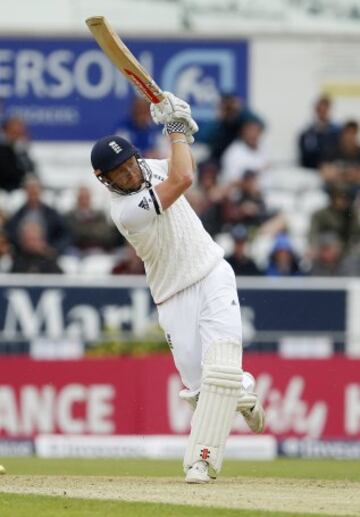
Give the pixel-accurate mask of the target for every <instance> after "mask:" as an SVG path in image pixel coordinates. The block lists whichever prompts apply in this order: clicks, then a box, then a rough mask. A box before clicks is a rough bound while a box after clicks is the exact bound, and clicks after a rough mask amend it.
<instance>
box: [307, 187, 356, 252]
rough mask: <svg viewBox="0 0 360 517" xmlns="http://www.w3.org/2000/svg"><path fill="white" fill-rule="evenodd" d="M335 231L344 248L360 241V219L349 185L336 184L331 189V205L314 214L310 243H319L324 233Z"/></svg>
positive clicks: (314, 244) (313, 244)
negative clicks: (353, 203)
mask: <svg viewBox="0 0 360 517" xmlns="http://www.w3.org/2000/svg"><path fill="white" fill-rule="evenodd" d="M328 232H330V233H334V234H335V235H337V237H338V239H339V240H340V242H341V243H342V246H343V247H344V249H346V250H348V249H349V248H350V247H351V246H353V245H354V244H356V243H357V242H358V241H360V221H359V217H358V216H357V214H356V211H355V209H354V207H353V206H352V195H351V190H350V188H349V186H347V185H345V184H343V183H342V184H341V183H340V184H337V185H334V186H333V187H332V188H331V189H330V204H329V206H327V207H325V208H322V209H321V210H318V211H317V212H315V213H314V214H313V215H312V218H311V223H310V244H311V245H312V246H315V247H316V245H317V243H318V239H319V236H320V235H322V234H323V233H328Z"/></svg>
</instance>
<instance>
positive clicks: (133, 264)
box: [112, 244, 145, 275]
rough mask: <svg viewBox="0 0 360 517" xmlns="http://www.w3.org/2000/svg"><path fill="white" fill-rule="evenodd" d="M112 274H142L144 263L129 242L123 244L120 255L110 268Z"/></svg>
mask: <svg viewBox="0 0 360 517" xmlns="http://www.w3.org/2000/svg"><path fill="white" fill-rule="evenodd" d="M112 274H113V275H144V274H145V270H144V263H143V261H142V260H141V259H140V258H139V257H138V256H137V255H136V252H135V250H134V248H133V247H132V246H131V245H130V244H125V246H124V248H123V249H122V251H121V256H120V259H119V260H118V262H117V263H116V264H115V266H114V267H113V270H112Z"/></svg>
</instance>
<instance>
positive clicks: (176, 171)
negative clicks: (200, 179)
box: [155, 133, 194, 210]
mask: <svg viewBox="0 0 360 517" xmlns="http://www.w3.org/2000/svg"><path fill="white" fill-rule="evenodd" d="M169 139H170V142H171V155H170V160H169V174H168V177H167V179H166V180H165V181H164V182H163V183H160V184H159V185H157V186H156V187H155V191H156V193H157V195H158V197H159V199H160V203H161V206H162V209H163V210H166V209H167V208H168V207H169V206H171V205H172V204H173V203H174V202H175V201H176V200H177V198H178V197H180V196H181V194H183V193H184V192H185V190H187V189H188V188H189V187H190V186H191V184H192V182H193V179H194V161H193V158H192V154H191V150H190V146H189V145H188V143H187V142H186V140H185V136H184V134H183V133H172V134H170V135H169Z"/></svg>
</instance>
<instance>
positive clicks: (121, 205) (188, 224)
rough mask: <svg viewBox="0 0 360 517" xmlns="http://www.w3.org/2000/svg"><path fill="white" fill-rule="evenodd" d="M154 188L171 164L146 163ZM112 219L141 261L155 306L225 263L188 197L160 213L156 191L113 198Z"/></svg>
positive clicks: (114, 195)
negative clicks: (221, 261)
mask: <svg viewBox="0 0 360 517" xmlns="http://www.w3.org/2000/svg"><path fill="white" fill-rule="evenodd" d="M146 162H147V164H148V165H149V167H150V168H151V171H152V180H151V182H152V185H153V187H154V186H155V185H157V184H159V183H160V182H161V181H164V180H165V179H166V177H167V174H168V161H167V160H146ZM111 217H112V219H113V221H114V223H115V224H116V226H117V228H118V229H119V231H120V233H121V234H122V235H123V236H124V237H125V238H126V239H127V240H128V241H129V242H130V244H132V246H133V247H134V248H135V251H136V253H137V255H138V256H139V257H140V258H141V259H142V260H143V262H144V266H145V272H146V277H147V281H148V284H149V287H150V291H151V294H152V296H153V298H154V301H155V303H162V302H164V301H165V300H167V299H168V298H170V297H171V296H173V295H174V294H176V293H178V292H179V291H182V290H183V289H186V288H187V287H189V286H190V285H192V284H194V283H195V282H198V281H199V280H201V279H202V278H204V277H205V276H206V275H207V274H208V273H210V271H212V269H213V268H214V267H215V266H216V265H217V264H218V263H219V261H220V260H221V259H222V258H223V256H224V252H223V250H222V248H221V247H220V246H219V245H218V244H216V243H215V242H214V241H213V239H212V238H211V236H210V235H209V234H208V233H207V231H206V230H205V229H204V227H203V225H202V223H201V221H200V219H199V218H198V216H197V215H196V213H195V212H194V210H193V209H192V208H191V206H190V205H189V203H188V201H187V200H186V199H185V197H184V196H180V197H179V198H178V199H177V200H176V201H175V203H173V204H172V205H171V206H170V207H169V208H167V209H166V210H162V207H161V203H160V200H159V198H158V196H157V195H156V192H155V189H144V190H142V191H141V192H137V193H136V194H132V195H128V196H122V195H119V194H115V193H112V194H111Z"/></svg>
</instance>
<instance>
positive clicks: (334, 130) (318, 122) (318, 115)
mask: <svg viewBox="0 0 360 517" xmlns="http://www.w3.org/2000/svg"><path fill="white" fill-rule="evenodd" d="M339 131H340V127H339V126H338V125H337V124H335V123H334V122H332V120H331V99H330V98H329V97H326V96H322V97H320V98H319V99H318V100H317V101H316V103H315V106H314V120H313V122H312V123H311V124H310V125H309V126H308V127H307V128H306V129H305V130H304V131H303V132H302V133H301V135H300V138H299V155H300V156H299V161H300V165H301V166H302V167H307V168H309V169H317V168H318V167H319V166H320V165H321V163H322V162H323V161H324V157H325V156H326V155H327V153H329V152H330V151H331V150H332V149H333V148H334V147H336V145H337V141H338V135H339Z"/></svg>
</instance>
